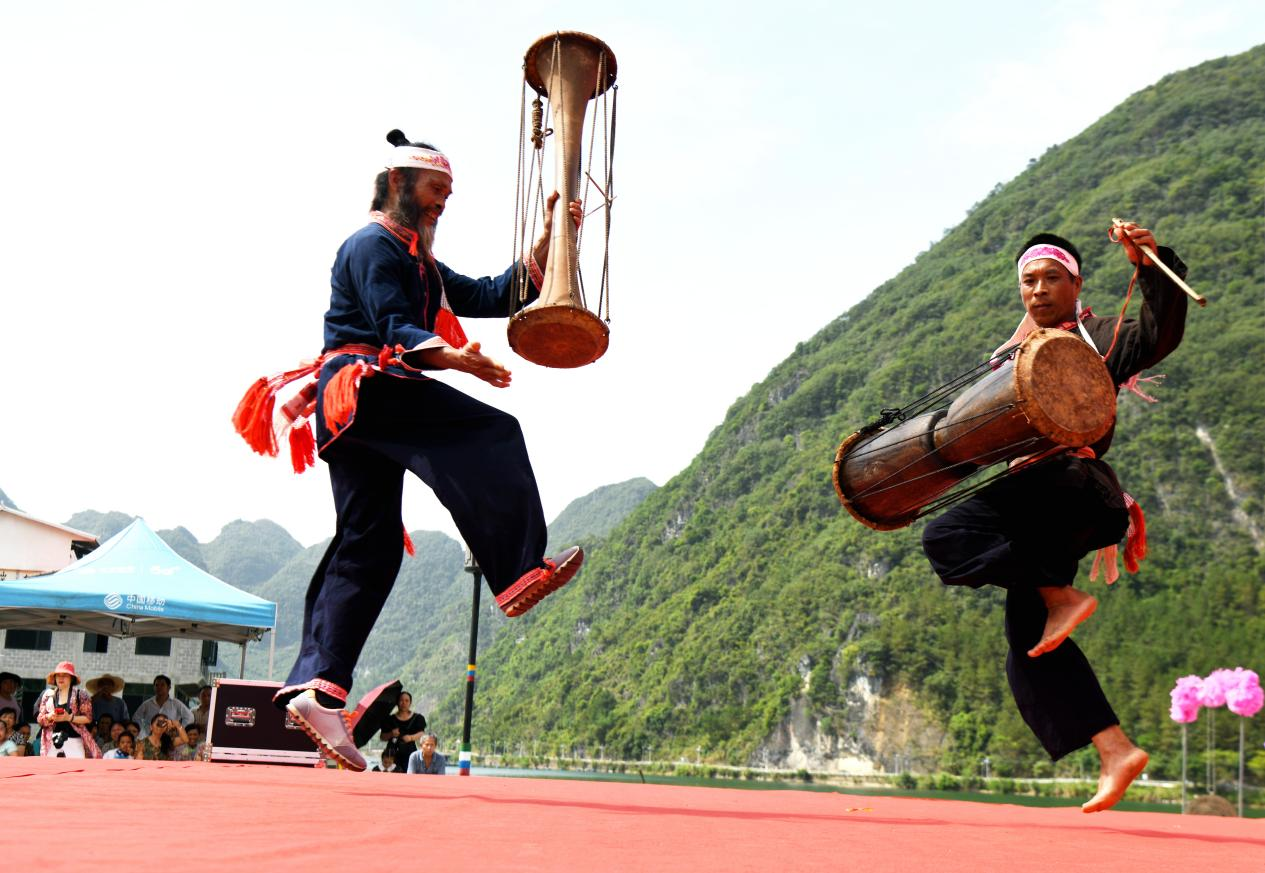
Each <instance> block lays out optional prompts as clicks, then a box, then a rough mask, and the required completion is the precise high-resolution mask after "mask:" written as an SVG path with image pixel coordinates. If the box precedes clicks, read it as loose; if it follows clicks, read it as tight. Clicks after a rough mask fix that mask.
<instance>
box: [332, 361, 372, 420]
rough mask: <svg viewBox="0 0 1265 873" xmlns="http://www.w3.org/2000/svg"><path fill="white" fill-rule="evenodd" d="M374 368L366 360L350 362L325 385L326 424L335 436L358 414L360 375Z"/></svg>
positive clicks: (370, 371)
mask: <svg viewBox="0 0 1265 873" xmlns="http://www.w3.org/2000/svg"><path fill="white" fill-rule="evenodd" d="M372 372H373V368H372V367H370V366H369V365H368V364H366V363H365V362H364V361H356V363H354V364H348V365H347V366H346V367H343V368H342V369H341V370H339V371H338V372H337V373H335V374H334V378H332V379H330V380H329V384H328V385H326V386H325V396H324V406H325V424H326V426H327V427H328V428H329V430H330V433H332V434H334V435H335V436H337V435H338V432H339V431H341V430H342V429H343V428H344V427H346V426H347V423H348V422H349V421H351V417H352V416H353V415H355V414H356V394H357V392H359V390H360V377H361V376H364V375H365V374H367V373H372Z"/></svg>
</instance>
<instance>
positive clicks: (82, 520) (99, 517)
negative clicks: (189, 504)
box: [65, 509, 207, 570]
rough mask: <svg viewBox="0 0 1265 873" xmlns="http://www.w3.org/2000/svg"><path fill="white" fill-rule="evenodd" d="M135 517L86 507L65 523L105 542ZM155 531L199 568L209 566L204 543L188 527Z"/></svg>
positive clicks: (176, 551)
mask: <svg viewBox="0 0 1265 873" xmlns="http://www.w3.org/2000/svg"><path fill="white" fill-rule="evenodd" d="M135 519H136V516H134V515H128V514H126V513H123V512H97V511H96V510H93V509H85V510H83V511H82V512H76V513H75V514H74V515H72V516H71V517H70V519H69V520H67V521H66V522H65V524H66V526H67V527H73V528H76V529H77V530H81V531H85V532H87V533H93V534H96V535H97V539H98V541H99V542H105V541H106V540H108V539H109V538H110V537H112V536H114V535H115V534H116V533H118V532H119V531H121V530H123V528H125V527H127V526H128V525H129V524H131V523H132V522H133V521H134V520H135ZM154 533H156V534H158V536H159V537H160V538H161V539H162V541H163V542H165V543H166V544H167V545H169V546H171V550H172V551H173V552H175V553H176V554H177V555H179V556H180V557H182V558H184V559H185V560H186V561H188V562H189V563H190V564H192V565H193V566H195V567H197V568H198V569H199V570H205V569H206V568H207V566H206V559H205V558H204V557H203V556H202V544H201V543H199V542H198V538H197V537H195V536H194V535H193V532H192V531H190V530H189V529H188V528H185V527H176V528H170V529H166V530H157V531H154Z"/></svg>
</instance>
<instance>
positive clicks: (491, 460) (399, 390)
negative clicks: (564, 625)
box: [286, 374, 547, 689]
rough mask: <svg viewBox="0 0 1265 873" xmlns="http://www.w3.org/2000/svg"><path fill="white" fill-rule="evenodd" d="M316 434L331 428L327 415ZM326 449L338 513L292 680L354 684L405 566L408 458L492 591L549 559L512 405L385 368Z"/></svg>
mask: <svg viewBox="0 0 1265 873" xmlns="http://www.w3.org/2000/svg"><path fill="white" fill-rule="evenodd" d="M318 438H319V439H321V440H322V441H323V440H326V439H328V431H326V430H325V429H324V427H323V422H320V421H318ZM321 458H322V459H323V460H324V461H326V462H327V463H328V465H329V478H330V485H331V486H332V488H333V492H334V506H335V508H336V509H337V512H338V522H337V528H336V530H335V533H334V539H333V540H332V541H331V542H330V544H329V548H328V549H326V551H325V555H324V557H323V558H322V559H321V563H320V564H319V565H318V566H317V568H316V572H315V573H314V574H313V576H312V581H311V583H310V584H309V586H308V591H307V599H306V602H305V604H304V613H303V639H302V645H301V648H300V651H299V656H298V659H297V660H296V661H295V664H294V667H293V669H291V671H290V677H289V679H288V680H287V681H286V684H287V685H297V684H301V683H304V682H308V681H310V680H312V679H318V678H319V679H326V680H328V681H330V682H333V683H335V684H336V685H338V686H340V687H342V688H344V689H350V688H351V683H352V671H353V670H354V669H355V666H356V662H357V661H358V660H359V658H360V652H361V650H362V649H363V648H364V644H365V640H366V639H368V637H369V633H370V631H372V630H373V626H374V623H375V622H376V621H377V619H378V615H379V614H380V613H381V611H382V607H383V605H384V604H385V603H386V600H387V596H388V595H390V593H391V589H392V588H393V587H394V585H395V577H396V575H397V574H398V573H399V570H400V564H401V560H402V556H403V555H402V553H403V530H404V528H403V522H402V520H401V516H400V499H401V495H402V492H403V487H404V471H405V470H409V471H411V472H413V473H414V474H415V475H416V476H417V477H418V478H420V479H421V480H422V481H423V482H425V483H426V484H427V485H429V486H430V487H431V489H432V490H433V491H434V492H435V495H436V496H437V497H438V498H439V501H440V502H441V503H442V504H443V505H444V507H445V508H446V509H447V510H448V511H449V512H450V513H452V518H453V521H454V522H455V523H456V525H457V529H458V530H459V531H460V533H461V536H462V537H463V538H464V539H465V541H466V545H468V546H469V547H470V550H471V552H472V553H473V554H474V556H475V558H476V560H478V562H479V566H480V568H482V570H483V574H484V578H485V579H487V582H488V587H489V588H491V590H492V593H493V594H500V593H501V592H502V591H504V590H505V589H506V588H508V587H510V586H511V585H512V584H514V582H515V581H517V579H518V578H519V577H520V576H522V575H523V574H524V573H526V572H528V571H529V570H531V569H532V568H534V567H539V566H542V560H541V559H542V558H543V556H544V551H545V545H546V538H547V529H546V525H545V518H544V511H543V509H542V508H541V505H540V494H539V491H538V490H537V487H536V479H535V476H534V475H533V473H532V469H531V462H530V461H529V460H528V457H527V447H526V444H525V443H524V441H523V434H522V430H521V428H520V427H519V425H518V420H517V419H515V418H514V417H513V416H511V415H508V414H506V413H504V412H501V411H500V410H498V409H495V408H493V407H491V406H488V405H487V404H485V403H481V402H479V401H478V400H475V399H473V398H471V397H468V396H466V395H465V394H462V393H461V392H460V391H458V390H456V389H455V388H452V387H450V386H448V385H445V384H444V383H442V382H438V381H434V380H426V381H418V380H409V379H401V378H397V377H393V376H389V375H384V374H379V375H376V376H374V377H373V378H369V379H365V380H363V381H362V382H361V386H360V393H359V399H358V402H357V407H356V415H355V419H354V420H353V422H352V424H351V425H350V426H349V427H348V428H347V429H346V430H345V431H344V432H343V433H342V434H341V435H340V436H339V437H338V439H337V440H335V441H334V442H333V443H331V444H329V445H328V446H326V448H325V449H324V451H322V453H321Z"/></svg>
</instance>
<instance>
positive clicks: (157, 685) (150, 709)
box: [133, 674, 193, 725]
mask: <svg viewBox="0 0 1265 873" xmlns="http://www.w3.org/2000/svg"><path fill="white" fill-rule="evenodd" d="M159 713H162V714H163V715H165V716H167V720H168V721H174V722H175V723H176V724H178V725H186V724H188V723H189V722H191V721H193V713H192V712H190V711H189V707H187V706H185V705H184V704H183V703H181V702H180V701H179V700H176V698H174V697H172V696H171V680H170V679H168V678H167V677H166V676H163V675H161V674H159V675H157V676H155V677H154V696H153V697H151V698H149V699H148V700H146V701H145V702H144V703H142V704H141V705H140V706H138V707H137V708H136V714H135V716H133V718H135V719H136V720H137V721H138V722H140V723H141V724H142V725H147V724H150V723H151V722H152V721H153V720H154V716H155V715H158V714H159Z"/></svg>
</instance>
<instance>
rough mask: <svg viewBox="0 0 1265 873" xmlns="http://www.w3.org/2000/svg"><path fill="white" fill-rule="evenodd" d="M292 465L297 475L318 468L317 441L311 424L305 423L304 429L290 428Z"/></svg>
mask: <svg viewBox="0 0 1265 873" xmlns="http://www.w3.org/2000/svg"><path fill="white" fill-rule="evenodd" d="M290 463H291V464H293V465H294V472H295V473H302V472H303V471H304V470H306V469H307V468H308V467H315V466H316V439H315V438H314V437H313V436H312V425H311V423H310V422H307V421H305V422H303V426H302V427H292V428H290Z"/></svg>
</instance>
